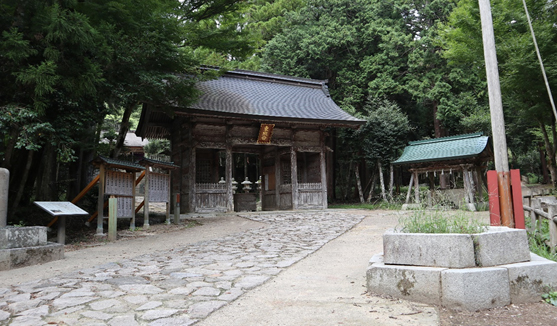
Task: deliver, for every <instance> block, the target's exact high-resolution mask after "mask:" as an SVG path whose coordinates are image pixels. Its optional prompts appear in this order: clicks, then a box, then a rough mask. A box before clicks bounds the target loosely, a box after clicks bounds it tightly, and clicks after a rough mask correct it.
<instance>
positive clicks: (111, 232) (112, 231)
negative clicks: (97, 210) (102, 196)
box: [99, 196, 118, 241]
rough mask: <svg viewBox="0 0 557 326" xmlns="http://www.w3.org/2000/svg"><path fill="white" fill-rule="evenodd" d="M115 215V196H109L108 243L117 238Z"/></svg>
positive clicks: (116, 217)
mask: <svg viewBox="0 0 557 326" xmlns="http://www.w3.org/2000/svg"><path fill="white" fill-rule="evenodd" d="M117 215H118V199H117V198H116V197H115V196H110V199H108V241H115V240H116V238H117V236H118V230H117V226H118V216H117ZM99 217H100V214H99Z"/></svg>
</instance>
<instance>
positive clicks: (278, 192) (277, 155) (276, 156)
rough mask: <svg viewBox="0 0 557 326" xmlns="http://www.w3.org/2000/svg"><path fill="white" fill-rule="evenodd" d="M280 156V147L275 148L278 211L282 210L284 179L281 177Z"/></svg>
mask: <svg viewBox="0 0 557 326" xmlns="http://www.w3.org/2000/svg"><path fill="white" fill-rule="evenodd" d="M280 165H281V163H280V154H279V151H278V147H275V201H276V209H277V210H280V209H281V208H280V184H281V181H282V177H281V175H280V168H281V166H280Z"/></svg>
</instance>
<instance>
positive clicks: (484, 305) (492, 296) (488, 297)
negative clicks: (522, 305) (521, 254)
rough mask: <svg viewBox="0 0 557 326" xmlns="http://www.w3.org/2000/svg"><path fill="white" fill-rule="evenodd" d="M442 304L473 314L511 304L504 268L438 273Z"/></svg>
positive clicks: (506, 273) (449, 270)
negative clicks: (439, 275)
mask: <svg viewBox="0 0 557 326" xmlns="http://www.w3.org/2000/svg"><path fill="white" fill-rule="evenodd" d="M441 291H442V298H441V304H442V305H443V306H445V307H449V308H451V309H457V310H469V311H476V310H481V309H490V308H495V307H502V306H505V305H508V304H510V303H511V297H510V288H509V276H508V271H507V269H506V268H495V267H486V268H470V269H446V270H444V271H442V272H441Z"/></svg>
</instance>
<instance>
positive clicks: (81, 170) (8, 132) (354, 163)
mask: <svg viewBox="0 0 557 326" xmlns="http://www.w3.org/2000/svg"><path fill="white" fill-rule="evenodd" d="M527 3H528V6H529V9H530V14H531V16H532V19H533V26H534V29H535V32H536V36H537V38H538V43H539V44H540V50H541V55H542V58H543V59H544V63H545V67H546V70H547V74H548V77H549V81H550V85H551V86H552V87H553V88H555V86H556V85H557V81H556V80H557V28H556V27H555V21H557V10H556V8H557V6H556V5H555V1H546V2H536V1H532V0H527ZM492 8H493V17H494V28H495V35H496V44H497V51H498V52H497V54H498V61H499V68H500V76H501V86H502V91H503V102H504V109H505V116H506V127H507V135H508V144H509V154H510V161H511V164H512V167H513V168H521V169H522V170H523V174H526V173H530V175H534V176H535V175H541V174H542V172H543V171H544V167H543V165H541V164H540V163H541V162H543V159H544V158H547V160H548V165H549V170H550V172H551V176H552V179H553V182H556V181H557V159H556V155H557V141H555V140H556V139H557V130H556V125H555V118H554V117H553V116H552V112H551V108H550V106H549V99H548V96H547V92H546V90H545V85H544V82H543V79H542V75H541V71H540V69H539V65H538V62H537V58H536V55H535V52H534V47H533V42H532V38H531V35H530V31H529V29H528V25H527V21H526V18H525V13H524V9H523V8H522V4H521V3H520V2H512V1H508V0H496V1H494V2H492ZM200 64H209V65H218V66H222V67H224V68H228V69H234V68H243V69H252V70H263V71H268V72H274V73H283V74H288V75H295V76H300V77H310V78H317V79H327V80H328V81H329V90H330V92H331V96H332V98H333V99H334V100H335V101H336V103H338V104H339V105H340V106H341V107H342V108H343V109H344V110H346V111H347V112H349V113H352V114H355V115H357V116H359V117H361V118H363V119H366V120H367V121H368V123H367V124H366V125H365V126H364V127H363V128H362V129H361V130H360V131H357V132H355V131H354V130H339V131H338V133H337V134H336V135H337V136H338V137H337V138H338V140H337V148H338V151H337V152H335V154H334V155H335V160H336V171H337V173H336V180H335V181H336V182H337V183H338V185H337V186H338V188H342V191H341V193H342V194H343V195H342V197H351V196H352V192H351V191H349V190H351V189H352V188H353V187H354V179H353V176H354V171H359V172H358V177H360V176H361V177H362V178H363V180H364V185H365V184H368V187H369V185H370V184H371V185H373V184H375V182H372V180H374V175H375V174H376V171H378V169H381V167H388V163H390V162H391V161H392V160H394V159H396V158H397V156H398V155H400V152H401V149H402V148H403V147H404V145H405V144H406V143H407V142H408V141H409V140H417V139H423V138H432V137H442V136H450V135H455V134H461V133H468V132H476V131H483V132H484V133H486V134H489V133H490V129H491V128H490V115H489V107H488V101H487V92H486V90H487V89H486V83H485V67H484V61H483V49H482V37H481V26H480V19H479V12H478V4H477V2H476V1H472V0H460V1H456V0H433V1H429V0H428V1H423V0H411V1H408V0H386V1H384V0H381V1H380V0H271V1H263V0H244V1H242V0H212V1H207V0H192V1H180V0H100V1H93V0H46V1H35V0H4V1H2V2H1V3H0V137H1V138H0V139H1V142H0V157H1V158H2V160H1V161H0V166H2V167H7V168H9V169H10V172H11V174H12V176H13V177H12V182H11V184H10V207H11V209H10V212H11V214H13V213H15V212H17V209H16V208H17V207H18V206H20V205H23V206H25V205H27V204H28V203H30V202H31V201H32V200H33V199H43V200H55V199H62V198H65V199H68V198H70V197H71V195H73V194H75V193H76V192H78V191H79V190H80V189H81V188H82V187H83V185H84V184H83V183H84V180H85V179H86V174H87V167H88V162H89V161H90V160H91V158H92V157H93V156H94V155H96V153H103V154H105V155H112V156H113V157H116V156H118V155H121V154H122V149H123V140H124V137H125V135H126V133H127V131H128V130H129V129H130V127H131V125H132V122H133V120H134V114H135V115H136V114H137V112H138V111H139V109H140V108H141V104H142V103H151V104H155V103H156V104H157V105H159V106H161V107H165V106H166V105H167V104H168V103H176V104H181V105H187V104H188V103H190V102H191V101H193V100H195V97H196V95H197V94H196V92H195V89H194V87H193V85H194V83H195V82H196V81H198V80H201V79H203V78H210V77H212V76H205V75H201V74H200V73H199V72H198V70H197V68H198V67H199V65H200ZM112 117H116V119H115V120H116V121H115V123H110V121H111V119H112ZM102 133H104V134H103V135H104V136H103V137H101V134H102ZM101 138H105V139H108V140H109V143H108V144H106V143H103V142H102V141H101ZM155 147H157V148H154V149H153V150H154V151H157V152H161V151H162V147H161V146H155ZM159 147H160V148H159ZM546 153H547V156H546ZM14 180H15V181H14ZM364 188H366V187H364ZM368 189H369V188H368ZM364 190H365V189H364ZM368 192H369V191H368ZM20 202H21V203H20Z"/></svg>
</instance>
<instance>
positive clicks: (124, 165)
mask: <svg viewBox="0 0 557 326" xmlns="http://www.w3.org/2000/svg"><path fill="white" fill-rule="evenodd" d="M91 163H93V164H94V165H96V166H98V165H101V164H106V165H107V166H109V167H113V168H117V169H122V170H126V171H131V172H139V171H143V170H145V168H144V167H142V166H141V165H139V164H137V163H133V162H128V161H122V160H118V159H114V158H109V157H105V156H102V155H99V156H97V157H96V158H94V159H93V161H91Z"/></svg>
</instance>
